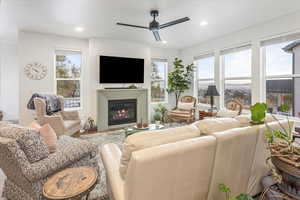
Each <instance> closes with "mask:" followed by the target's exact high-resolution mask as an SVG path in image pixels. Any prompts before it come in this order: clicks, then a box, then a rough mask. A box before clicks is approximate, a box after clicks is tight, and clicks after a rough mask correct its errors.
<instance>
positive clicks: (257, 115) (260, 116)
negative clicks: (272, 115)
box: [250, 103, 267, 125]
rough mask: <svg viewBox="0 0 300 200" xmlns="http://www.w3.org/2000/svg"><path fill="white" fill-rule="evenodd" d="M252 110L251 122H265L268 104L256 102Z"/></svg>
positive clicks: (255, 123)
mask: <svg viewBox="0 0 300 200" xmlns="http://www.w3.org/2000/svg"><path fill="white" fill-rule="evenodd" d="M250 111H251V124H252V125H258V124H264V123H265V118H266V111H267V104H265V103H256V104H255V105H253V106H251V107H250Z"/></svg>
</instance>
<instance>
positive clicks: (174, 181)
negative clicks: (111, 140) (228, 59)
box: [101, 117, 288, 200]
mask: <svg viewBox="0 0 300 200" xmlns="http://www.w3.org/2000/svg"><path fill="white" fill-rule="evenodd" d="M217 120H218V121H215V123H213V120H203V121H199V122H196V123H194V124H192V125H188V126H184V127H179V128H173V129H166V130H160V131H154V132H153V131H146V132H142V133H137V134H134V135H131V136H129V137H128V138H127V139H126V141H125V144H124V146H123V149H122V152H121V150H120V149H119V148H118V147H117V145H115V144H108V145H106V146H104V147H103V149H102V151H101V155H102V159H103V163H104V167H105V169H106V173H107V186H108V192H109V195H110V197H111V199H113V200H153V199H155V200H182V199H184V200H206V199H208V200H222V199H225V197H224V196H223V195H224V194H222V193H220V192H219V191H218V185H219V184H221V183H224V184H226V185H228V186H230V188H231V190H232V194H233V195H237V194H240V193H249V194H251V195H256V194H258V193H259V192H260V191H261V187H260V179H261V177H262V176H263V175H265V174H266V173H267V172H268V167H267V165H266V163H265V159H266V158H267V157H268V151H267V150H266V142H265V138H264V133H265V130H266V126H265V125H259V126H250V125H249V124H247V123H245V121H246V120H245V118H241V117H240V118H237V119H217ZM268 121H272V119H270V118H269V119H268ZM281 123H282V125H283V126H284V127H288V122H287V121H284V120H282V121H281ZM269 126H270V127H271V128H273V129H280V126H279V124H278V122H270V123H269Z"/></svg>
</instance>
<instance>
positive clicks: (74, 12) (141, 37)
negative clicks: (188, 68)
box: [0, 0, 300, 49]
mask: <svg viewBox="0 0 300 200" xmlns="http://www.w3.org/2000/svg"><path fill="white" fill-rule="evenodd" d="M153 8H155V9H159V11H160V16H159V18H158V21H159V22H160V23H161V24H163V23H166V22H168V21H170V20H175V19H177V18H180V17H185V16H188V17H190V18H191V21H189V22H186V23H183V24H179V25H176V26H173V27H170V28H166V29H163V30H161V31H160V34H161V37H162V38H163V39H164V40H166V41H168V43H167V44H166V45H163V44H158V43H157V42H155V40H154V37H153V35H152V33H151V32H149V31H147V30H143V29H142V30H140V29H135V28H127V27H120V26H117V25H115V23H116V22H123V23H130V24H136V25H143V26H147V25H148V23H149V22H150V21H151V20H152V18H151V17H150V15H149V11H150V10H151V9H153ZM299 9H300V1H299V0H2V3H1V7H0V36H1V35H3V34H5V33H6V34H10V35H11V34H14V33H15V32H14V28H16V27H17V28H18V29H20V30H28V31H35V32H42V33H53V34H58V35H65V36H73V37H80V38H90V37H105V38H112V39H119V40H128V41H136V42H142V43H147V44H150V45H153V46H166V47H169V48H178V49H181V48H185V47H189V46H193V45H196V44H198V43H201V42H203V41H205V40H209V39H212V38H215V37H219V36H222V35H225V34H228V33H230V32H234V31H237V30H241V29H244V28H246V27H249V26H253V25H255V24H258V23H262V22H265V21H268V20H271V19H274V18H277V17H280V16H283V15H286V14H289V13H292V12H295V11H297V10H299ZM202 20H206V21H207V22H208V25H207V26H205V27H201V26H200V25H199V24H200V22H201V21H202ZM75 26H82V27H84V28H85V31H84V32H82V33H78V32H75V31H74V27H75Z"/></svg>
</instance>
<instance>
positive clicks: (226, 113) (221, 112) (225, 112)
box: [217, 109, 239, 117]
mask: <svg viewBox="0 0 300 200" xmlns="http://www.w3.org/2000/svg"><path fill="white" fill-rule="evenodd" d="M238 114H239V111H234V110H228V109H221V110H219V111H218V113H217V117H236V116H237V115H238Z"/></svg>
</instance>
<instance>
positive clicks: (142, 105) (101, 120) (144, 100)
mask: <svg viewBox="0 0 300 200" xmlns="http://www.w3.org/2000/svg"><path fill="white" fill-rule="evenodd" d="M122 99H136V100H137V120H138V121H140V119H143V122H148V90H147V89H143V88H139V89H99V90H97V125H98V131H104V130H109V129H114V128H123V127H126V126H129V125H133V124H135V123H133V124H122V125H112V126H109V125H108V101H109V100H122Z"/></svg>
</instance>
